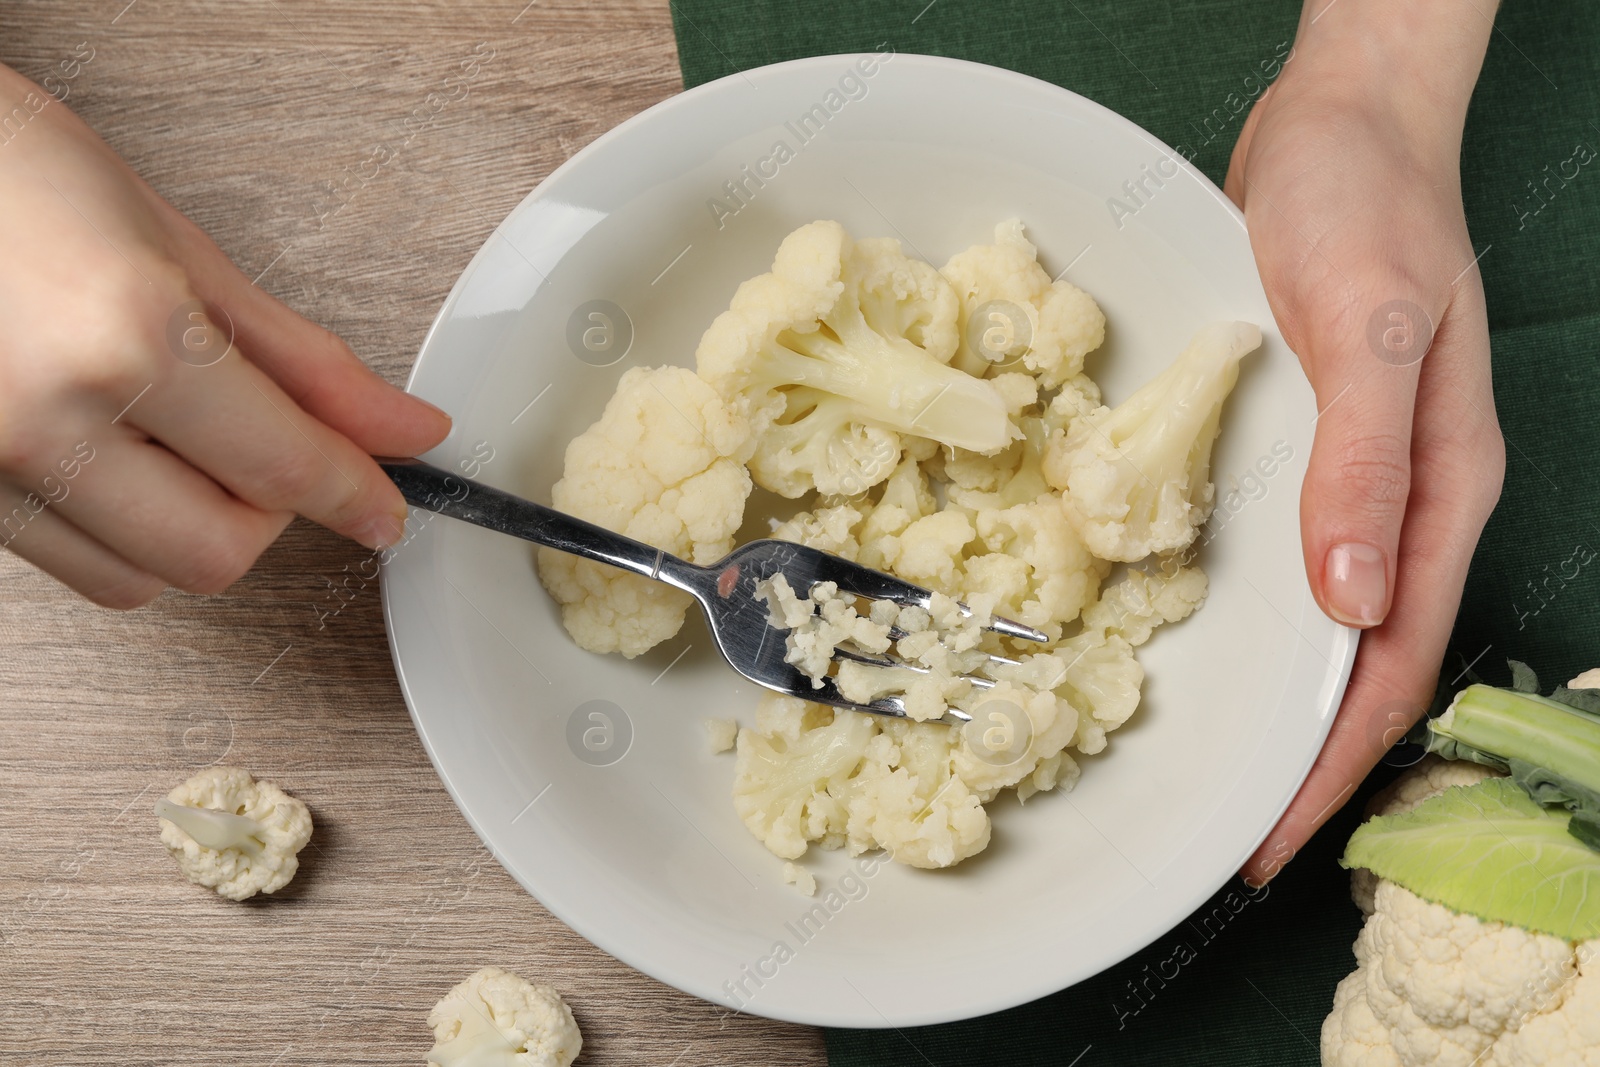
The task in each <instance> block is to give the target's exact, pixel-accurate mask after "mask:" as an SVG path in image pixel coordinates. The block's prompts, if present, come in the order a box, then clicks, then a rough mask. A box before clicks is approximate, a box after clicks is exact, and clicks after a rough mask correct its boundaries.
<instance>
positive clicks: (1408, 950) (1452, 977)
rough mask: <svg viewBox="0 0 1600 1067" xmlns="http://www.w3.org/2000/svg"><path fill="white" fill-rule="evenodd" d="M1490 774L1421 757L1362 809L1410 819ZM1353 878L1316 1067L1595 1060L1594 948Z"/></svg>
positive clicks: (1598, 992) (1560, 1064)
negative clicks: (1356, 932)
mask: <svg viewBox="0 0 1600 1067" xmlns="http://www.w3.org/2000/svg"><path fill="white" fill-rule="evenodd" d="M1496 773H1497V772H1495V771H1492V770H1490V769H1489V768H1487V767H1484V766H1480V765H1479V764H1476V763H1466V762H1450V761H1445V760H1440V759H1439V758H1438V757H1436V756H1427V757H1425V758H1424V759H1423V760H1422V761H1421V762H1420V763H1418V764H1417V766H1416V767H1414V768H1412V769H1411V770H1410V771H1408V772H1406V774H1405V775H1403V776H1402V777H1401V778H1399V779H1398V780H1397V781H1396V782H1395V783H1394V784H1393V785H1391V786H1390V787H1389V788H1388V789H1387V790H1386V791H1384V792H1383V793H1380V794H1379V795H1378V796H1377V797H1376V798H1374V801H1373V804H1372V805H1371V806H1370V808H1369V811H1370V812H1371V813H1372V814H1378V815H1394V814H1398V813H1400V812H1405V811H1410V810H1412V809H1413V808H1415V807H1417V806H1418V805H1419V804H1421V803H1422V802H1423V801H1425V800H1427V799H1429V798H1431V797H1434V796H1438V795H1439V794H1440V793H1443V792H1444V791H1445V790H1446V789H1450V788H1453V787H1456V786H1467V785H1472V784H1473V783H1475V782H1478V781H1481V780H1483V779H1484V778H1486V777H1490V776H1493V775H1494V774H1496ZM1351 873H1352V878H1351V895H1352V896H1353V897H1354V898H1355V900H1356V903H1357V904H1358V905H1359V906H1360V907H1361V910H1362V911H1363V912H1364V913H1365V914H1366V915H1367V922H1366V925H1365V926H1363V927H1362V929H1361V934H1360V936H1359V937H1358V938H1357V939H1356V943H1355V956H1356V962H1357V964H1358V966H1357V968H1356V970H1355V971H1353V972H1351V973H1350V974H1349V975H1347V976H1345V978H1344V979H1343V981H1341V982H1340V983H1339V986H1338V989H1337V990H1336V991H1335V993H1334V1001H1333V1010H1332V1011H1331V1012H1330V1013H1329V1015H1328V1017H1327V1019H1326V1020H1325V1021H1324V1022H1323V1024H1322V1062H1323V1064H1324V1065H1325V1067H1373V1065H1384V1067H1423V1065H1426V1067H1595V1065H1596V1064H1600V941H1588V942H1583V943H1579V944H1573V943H1572V942H1569V941H1563V940H1562V939H1560V938H1558V937H1551V936H1549V935H1547V934H1538V933H1532V932H1530V931H1527V930H1523V929H1521V928H1519V927H1516V926H1510V925H1507V924H1505V923H1498V922H1484V921H1482V920H1480V919H1478V918H1476V917H1474V916H1471V915H1459V914H1457V913H1455V912H1453V911H1451V910H1450V909H1449V908H1446V907H1443V906H1442V905H1439V904H1433V903H1430V902H1429V901H1426V900H1423V899H1422V898H1421V897H1418V896H1417V895H1416V894H1414V893H1411V892H1410V891H1409V890H1406V889H1404V888H1402V887H1401V886H1398V885H1396V884H1394V883H1393V882H1389V881H1387V880H1384V879H1379V878H1375V877H1373V875H1372V873H1371V872H1370V871H1365V870H1356V871H1353V872H1351Z"/></svg>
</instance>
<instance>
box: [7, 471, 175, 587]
mask: <svg viewBox="0 0 1600 1067" xmlns="http://www.w3.org/2000/svg"><path fill="white" fill-rule="evenodd" d="M69 492H70V490H69ZM0 545H3V546H4V547H5V548H8V549H10V550H11V551H12V552H13V553H15V554H16V555H17V556H20V557H21V558H22V559H25V560H27V561H28V562H29V563H31V564H33V565H34V566H35V567H38V568H39V569H40V570H42V571H44V572H45V573H46V574H49V575H50V576H51V577H53V578H55V579H56V580H57V581H59V582H61V583H62V584H63V585H65V586H67V587H68V588H69V589H72V590H73V591H74V592H77V593H79V594H81V595H83V596H85V597H87V598H89V599H90V600H92V601H94V602H95V603H96V604H99V605H101V606H102V607H108V608H119V609H123V610H126V609H129V608H137V607H142V606H143V605H145V604H148V603H150V601H152V600H154V599H155V598H156V597H157V596H159V595H161V591H162V590H163V589H165V588H166V587H167V583H166V582H163V581H162V580H161V579H159V578H157V577H155V576H154V575H152V574H148V573H146V572H144V571H141V570H140V569H139V568H138V567H135V566H134V565H133V564H131V563H129V562H128V561H127V560H125V559H123V558H122V557H121V556H119V555H117V554H116V553H115V552H113V551H111V550H110V549H109V548H107V547H106V546H105V545H103V544H101V543H100V542H99V541H96V540H95V539H94V538H92V537H90V536H89V535H88V534H86V533H84V532H83V531H82V530H80V529H78V528H77V527H76V526H74V525H72V523H70V522H68V521H67V520H66V519H63V518H62V517H61V516H60V515H57V514H56V513H55V511H54V510H52V507H51V505H50V504H49V503H48V501H47V500H46V499H45V498H43V497H41V496H40V495H39V494H37V493H24V492H22V491H21V490H19V489H16V488H13V487H12V486H10V485H4V484H0Z"/></svg>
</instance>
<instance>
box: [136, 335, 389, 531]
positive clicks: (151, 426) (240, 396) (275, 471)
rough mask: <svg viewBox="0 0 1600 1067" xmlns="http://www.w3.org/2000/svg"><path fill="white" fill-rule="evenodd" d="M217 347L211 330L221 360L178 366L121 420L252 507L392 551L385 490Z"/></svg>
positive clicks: (373, 470)
mask: <svg viewBox="0 0 1600 1067" xmlns="http://www.w3.org/2000/svg"><path fill="white" fill-rule="evenodd" d="M202 328H205V329H209V330H212V331H214V330H215V328H214V327H211V326H209V324H206V323H204V322H202V323H201V324H200V325H197V326H196V327H195V329H197V330H198V329H202ZM226 343H227V340H226V337H225V335H222V334H220V333H215V332H213V335H212V336H211V337H210V339H209V340H208V342H207V347H208V348H209V350H210V351H214V352H217V353H223V354H222V355H221V357H220V359H217V361H216V362H214V363H211V364H210V365H208V366H191V365H188V364H182V365H180V366H179V367H177V368H176V369H175V370H173V371H172V372H171V373H170V375H169V376H168V379H167V380H166V381H164V382H163V383H162V384H161V385H160V386H159V387H158V388H156V389H154V390H152V391H151V393H150V395H149V396H147V397H146V398H144V399H143V400H141V401H140V402H139V404H138V405H136V406H135V407H134V408H133V410H132V411H131V412H130V413H129V415H128V420H129V421H131V422H132V423H133V425H135V426H137V427H138V428H139V429H141V430H143V431H144V432H145V433H148V434H149V435H150V436H151V437H153V438H155V439H156V440H158V441H160V442H161V443H162V444H163V445H165V446H166V447H167V448H168V449H170V450H171V451H172V452H174V453H176V454H177V455H179V456H182V457H183V458H184V459H186V460H188V461H189V462H190V463H191V464H193V465H194V466H195V467H198V468H199V469H200V470H202V471H204V472H205V473H206V474H208V475H210V476H211V477H212V478H213V479H215V480H216V481H217V482H218V483H219V484H220V485H222V486H223V487H224V488H226V489H227V490H228V491H229V492H231V493H232V494H233V495H234V496H236V497H238V498H239V499H241V500H243V501H246V502H248V503H250V504H253V505H255V506H256V507H258V508H261V509H263V510H266V511H292V512H296V513H298V514H301V515H304V516H305V517H306V518H308V519H310V520H312V521H313V522H317V523H321V524H322V525H324V526H326V527H328V528H329V529H331V530H333V531H335V532H336V533H341V534H344V535H345V536H347V537H350V538H353V539H354V540H356V541H359V542H360V543H361V544H363V545H365V546H367V547H368V548H374V549H376V548H387V547H388V546H389V545H392V544H394V543H395V542H396V541H397V540H398V539H399V538H400V535H401V532H402V530H403V529H404V526H405V519H406V502H405V498H404V497H402V496H401V495H400V491H399V490H398V489H396V488H395V485H394V483H393V482H392V481H391V480H390V479H389V478H388V476H387V475H385V474H384V473H383V471H382V470H380V469H379V467H378V465H377V464H376V463H374V462H373V460H372V457H371V456H369V455H368V454H367V453H366V452H365V451H363V450H362V449H360V448H358V447H357V446H356V445H355V444H354V443H352V442H351V441H350V440H349V439H348V438H346V437H344V436H343V435H341V434H339V433H336V432H335V431H334V430H332V429H330V428H329V427H327V426H324V425H323V424H322V423H321V422H318V421H317V420H316V419H314V418H312V417H311V416H310V415H308V414H307V413H306V412H304V411H302V410H301V409H300V408H299V407H298V406H297V405H296V404H295V403H294V401H293V400H291V399H289V397H287V396H285V395H284V393H283V391H282V390H281V389H279V388H278V386H277V385H276V384H275V383H274V382H273V381H272V379H270V378H269V377H267V375H266V374H264V373H263V372H262V371H261V369H260V368H258V367H256V366H255V365H254V364H253V363H252V362H251V361H250V360H247V359H245V358H244V357H243V356H242V355H241V354H240V353H239V352H238V351H237V350H234V351H232V352H229V351H227V349H226V347H225V346H226Z"/></svg>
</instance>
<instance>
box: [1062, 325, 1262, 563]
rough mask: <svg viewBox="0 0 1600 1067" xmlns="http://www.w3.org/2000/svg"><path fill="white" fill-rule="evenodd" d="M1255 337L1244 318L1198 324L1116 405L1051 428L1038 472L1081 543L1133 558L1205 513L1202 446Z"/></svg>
mask: <svg viewBox="0 0 1600 1067" xmlns="http://www.w3.org/2000/svg"><path fill="white" fill-rule="evenodd" d="M1260 345H1261V330H1260V329H1259V328H1257V327H1255V326H1253V325H1251V324H1250V323H1247V322H1229V323H1218V324H1214V325H1211V326H1207V327H1205V328H1203V329H1202V330H1200V332H1199V333H1197V334H1196V335H1195V336H1194V339H1193V340H1192V341H1190V342H1189V346H1188V347H1187V348H1185V349H1184V350H1183V353H1182V354H1181V355H1180V356H1179V357H1178V358H1177V360H1176V361H1175V362H1174V363H1173V364H1172V366H1170V367H1168V368H1167V369H1166V370H1165V371H1163V372H1162V373H1161V374H1160V375H1158V376H1157V377H1155V378H1154V379H1152V380H1151V381H1149V382H1147V383H1145V385H1144V386H1142V387H1141V388H1140V389H1139V390H1138V391H1137V392H1135V393H1134V394H1133V395H1132V396H1131V397H1129V398H1128V399H1127V400H1125V401H1123V402H1122V403H1121V404H1119V405H1117V406H1116V407H1115V408H1104V407H1102V408H1099V409H1097V410H1096V411H1094V412H1093V413H1091V414H1089V415H1087V416H1085V417H1083V418H1080V419H1077V420H1074V421H1073V422H1072V423H1071V429H1070V430H1069V431H1066V432H1063V433H1062V434H1061V435H1060V436H1059V437H1054V438H1052V440H1051V442H1050V444H1049V446H1048V448H1047V450H1046V454H1045V463H1044V473H1045V477H1046V478H1047V479H1049V481H1050V484H1051V485H1053V486H1055V487H1056V488H1058V489H1062V490H1064V491H1065V496H1064V499H1063V504H1064V506H1065V507H1066V509H1067V515H1068V516H1069V517H1070V518H1071V519H1072V521H1073V522H1074V524H1076V525H1077V527H1078V529H1079V531H1080V533H1082V535H1083V540H1084V543H1085V544H1087V545H1088V546H1089V551H1091V552H1093V553H1094V554H1095V555H1096V556H1098V557H1100V558H1101V559H1110V560H1123V561H1126V562H1130V563H1131V562H1134V561H1137V560H1141V559H1143V558H1144V557H1145V556H1148V555H1150V554H1151V553H1152V552H1163V553H1166V552H1176V551H1179V550H1181V549H1184V548H1187V547H1188V546H1189V545H1190V544H1191V543H1192V542H1193V541H1194V538H1195V534H1196V532H1197V531H1198V529H1199V528H1200V526H1202V525H1203V524H1204V523H1205V521H1206V519H1207V518H1208V517H1209V516H1210V514H1211V503H1212V497H1213V495H1214V492H1215V490H1214V488H1213V486H1212V484H1211V446H1212V444H1213V443H1214V442H1215V441H1216V437H1217V430H1218V427H1219V426H1220V420H1221V418H1222V402H1223V401H1224V400H1226V399H1227V396H1228V394H1229V393H1230V392H1232V391H1233V386H1234V383H1235V382H1236V381H1237V380H1238V377H1239V360H1240V359H1241V358H1243V357H1244V356H1245V355H1246V354H1248V353H1250V352H1253V351H1254V350H1255V349H1256V348H1258V347H1260Z"/></svg>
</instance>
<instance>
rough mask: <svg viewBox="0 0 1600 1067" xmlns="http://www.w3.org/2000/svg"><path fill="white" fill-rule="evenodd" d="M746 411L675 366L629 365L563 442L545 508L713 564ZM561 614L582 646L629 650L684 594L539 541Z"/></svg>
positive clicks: (653, 641) (649, 642)
mask: <svg viewBox="0 0 1600 1067" xmlns="http://www.w3.org/2000/svg"><path fill="white" fill-rule="evenodd" d="M750 448H751V440H750V425H749V423H748V421H747V420H746V419H745V418H744V417H742V416H740V415H738V414H735V413H734V412H732V411H730V410H729V409H728V407H727V406H726V405H725V404H723V402H722V400H721V398H720V397H718V396H717V394H716V392H715V391H714V390H713V389H712V388H711V387H710V386H708V385H706V383H705V382H703V381H701V380H700V379H699V378H698V377H696V376H695V374H694V372H693V371H689V370H686V369H684V368H682V367H658V368H643V367H635V368H633V369H631V370H629V371H628V372H627V373H625V374H624V375H623V376H622V379H621V381H619V382H618V383H617V391H616V394H615V395H614V396H612V398H611V400H610V401H609V402H608V403H607V404H606V409H605V413H604V414H602V415H601V416H600V420H599V421H598V422H596V423H595V424H594V425H593V426H591V427H589V429H587V430H585V431H584V432H583V433H582V434H580V435H579V436H578V437H577V438H575V439H574V440H573V441H572V443H571V444H570V445H568V446H567V454H566V466H565V469H564V471H563V473H562V476H561V480H560V481H558V482H557V483H556V484H555V487H554V488H553V489H552V490H551V499H552V503H553V504H554V505H555V507H556V508H557V509H558V510H560V511H565V512H567V513H568V514H570V515H575V516H577V517H578V518H580V519H586V520H587V521H589V522H592V523H594V524H596V525H598V526H603V527H605V528H606V529H608V530H614V531H616V532H618V533H622V534H626V535H627V536H629V537H632V538H634V539H635V540H638V541H643V542H645V543H646V544H649V545H653V546H655V547H656V548H663V549H666V550H667V551H668V552H671V553H673V554H674V555H676V556H681V557H683V558H684V559H687V560H689V561H690V562H691V563H700V564H706V563H714V562H716V561H717V560H719V559H721V558H722V557H723V556H725V555H727V553H728V552H729V551H731V550H732V548H733V537H734V533H735V532H736V531H737V530H738V529H739V525H740V523H741V522H742V521H743V518H744V503H745V499H746V498H747V497H748V496H749V495H750V476H749V474H748V473H746V471H745V469H744V462H745V460H746V459H747V458H748V456H749V452H750ZM539 577H540V579H541V580H542V581H543V582H544V586H545V588H546V589H548V590H549V591H550V595H551V596H552V597H554V598H555V599H556V601H557V602H558V603H559V604H560V605H561V622H562V624H563V625H564V626H565V627H566V628H567V632H568V633H569V634H571V635H572V639H573V640H574V641H576V642H577V643H578V645H579V646H580V647H582V648H585V649H588V650H589V651H590V652H602V653H604V652H621V653H622V654H623V655H624V656H627V657H629V658H632V657H634V656H637V655H639V654H640V653H642V652H644V651H646V650H648V649H650V648H652V647H654V646H655V645H658V644H660V643H661V642H662V641H665V640H667V639H668V638H670V637H672V636H673V635H674V634H676V633H677V632H678V630H679V628H680V627H682V625H683V619H684V614H685V613H686V612H687V611H688V609H689V606H690V605H691V604H692V603H693V602H694V601H693V598H691V597H690V596H689V594H688V593H685V592H683V591H682V590H679V589H674V588H672V587H671V586H668V585H665V584H663V583H661V582H654V581H651V580H650V579H648V578H645V577H643V576H641V575H636V574H629V573H627V572H626V571H622V570H619V569H617V568H615V567H610V566H607V565H606V564H603V563H591V562H589V561H588V560H583V559H579V558H578V557H576V556H572V555H568V554H567V553H565V552H557V551H555V550H554V549H548V548H542V549H540V550H539Z"/></svg>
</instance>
